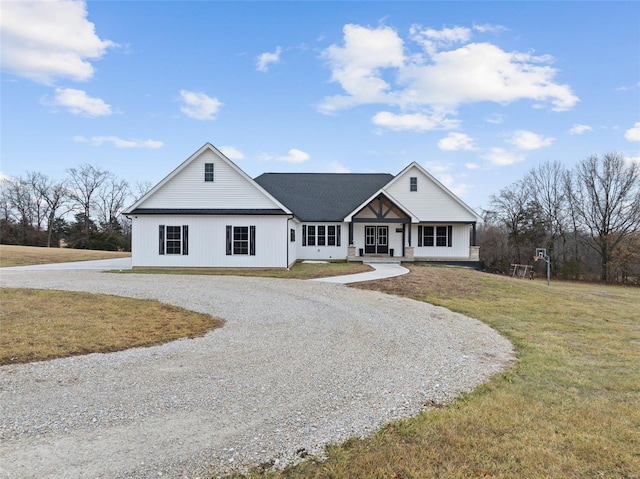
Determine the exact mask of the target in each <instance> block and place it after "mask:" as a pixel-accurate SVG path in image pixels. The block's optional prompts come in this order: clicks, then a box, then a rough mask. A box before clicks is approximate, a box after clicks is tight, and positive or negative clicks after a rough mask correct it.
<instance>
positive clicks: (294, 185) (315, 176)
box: [255, 173, 393, 221]
mask: <svg viewBox="0 0 640 479" xmlns="http://www.w3.org/2000/svg"><path fill="white" fill-rule="evenodd" d="M392 179H393V175H390V174H388V173H264V174H262V175H260V176H258V177H257V178H255V182H256V183H258V184H259V185H260V186H262V187H263V188H264V189H265V190H267V191H268V192H269V193H270V194H271V195H272V196H273V197H274V198H276V199H277V200H278V201H280V203H282V204H283V205H285V206H286V207H287V208H289V209H290V210H291V211H293V214H295V215H296V217H298V218H299V219H300V220H301V221H342V220H343V219H344V218H345V217H346V216H347V215H348V214H349V213H351V212H352V211H353V210H354V209H355V208H356V207H357V206H358V205H360V204H361V203H363V202H364V201H365V200H366V199H367V198H369V197H370V196H371V195H373V194H374V193H375V192H376V191H378V190H379V189H380V188H382V187H383V186H385V185H386V184H387V183H389V182H390V181H391V180H392Z"/></svg>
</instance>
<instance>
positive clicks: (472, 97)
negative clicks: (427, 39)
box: [398, 43, 578, 111]
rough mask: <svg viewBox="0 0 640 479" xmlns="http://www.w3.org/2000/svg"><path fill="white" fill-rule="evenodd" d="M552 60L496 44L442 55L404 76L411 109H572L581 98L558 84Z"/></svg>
mask: <svg viewBox="0 0 640 479" xmlns="http://www.w3.org/2000/svg"><path fill="white" fill-rule="evenodd" d="M549 61H550V59H549V58H547V57H540V56H538V57H536V56H533V55H531V54H528V53H527V54H524V53H518V52H511V53H510V52H505V51H504V50H502V49H501V48H499V47H497V46H496V45H492V44H490V43H469V44H467V45H465V46H463V47H460V48H458V49H456V50H448V51H442V52H438V53H436V54H434V55H432V56H431V62H430V63H429V64H426V65H418V64H412V65H409V66H407V67H406V68H404V69H402V71H400V72H399V75H398V79H399V82H400V83H401V84H403V85H406V88H405V89H404V90H403V92H402V93H403V99H404V100H405V102H407V103H410V104H431V105H446V106H449V107H451V108H455V107H457V106H459V105H462V104H465V103H477V102H484V101H490V102H495V103H500V104H508V103H511V102H514V101H517V100H522V99H530V100H534V101H536V102H548V103H550V104H551V109H552V110H556V111H561V110H568V109H570V108H572V107H573V106H574V105H575V104H576V103H577V102H578V98H577V97H576V96H575V95H574V94H573V93H572V91H571V88H569V86H568V85H560V84H557V83H554V82H553V78H554V76H555V74H556V70H555V69H553V68H551V67H550V66H549V65H548V63H549Z"/></svg>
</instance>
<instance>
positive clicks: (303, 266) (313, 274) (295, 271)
mask: <svg viewBox="0 0 640 479" xmlns="http://www.w3.org/2000/svg"><path fill="white" fill-rule="evenodd" d="M366 271H371V267H370V266H367V265H366V264H362V263H347V262H344V261H341V262H340V261H339V262H334V263H296V264H294V265H293V266H292V267H291V268H290V269H288V270H287V269H284V268H265V269H260V268H251V269H248V268H229V269H225V268H191V269H183V268H171V269H163V268H153V269H144V268H136V269H132V270H127V271H120V272H119V273H122V274H131V273H143V274H197V275H202V274H205V275H206V274H212V275H218V276H220V275H223V276H228V275H232V276H254V277H255V276H258V277H263V278H285V279H314V278H325V277H329V276H342V275H343V274H355V273H364V272H366Z"/></svg>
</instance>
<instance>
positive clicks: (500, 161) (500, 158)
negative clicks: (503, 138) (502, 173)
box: [482, 148, 524, 166]
mask: <svg viewBox="0 0 640 479" xmlns="http://www.w3.org/2000/svg"><path fill="white" fill-rule="evenodd" d="M482 158H484V159H485V160H487V161H489V163H491V164H492V165H496V166H509V165H513V164H515V163H520V162H522V161H524V156H522V155H517V154H515V153H513V152H509V151H506V150H505V149H503V148H491V150H490V151H489V152H488V153H485V154H484V155H482Z"/></svg>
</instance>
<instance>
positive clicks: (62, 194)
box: [29, 173, 69, 248]
mask: <svg viewBox="0 0 640 479" xmlns="http://www.w3.org/2000/svg"><path fill="white" fill-rule="evenodd" d="M29 178H30V180H31V185H32V187H33V189H34V191H36V192H37V194H38V196H39V198H41V200H42V201H44V202H45V203H46V205H47V213H48V214H47V248H50V247H51V240H52V237H53V231H54V229H55V224H56V221H57V220H58V219H59V218H60V217H61V216H63V215H64V214H65V213H67V212H68V211H69V210H68V209H66V208H65V209H63V207H64V206H65V203H66V202H67V201H68V199H69V192H68V189H67V187H66V184H65V182H64V181H60V182H56V181H54V180H51V179H50V178H49V177H48V176H47V175H44V174H42V173H30V174H29ZM61 209H63V212H62V213H61V214H58V212H59V211H60V210H61Z"/></svg>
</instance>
